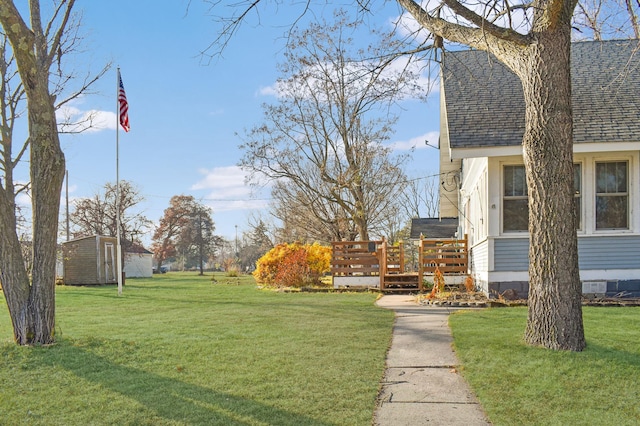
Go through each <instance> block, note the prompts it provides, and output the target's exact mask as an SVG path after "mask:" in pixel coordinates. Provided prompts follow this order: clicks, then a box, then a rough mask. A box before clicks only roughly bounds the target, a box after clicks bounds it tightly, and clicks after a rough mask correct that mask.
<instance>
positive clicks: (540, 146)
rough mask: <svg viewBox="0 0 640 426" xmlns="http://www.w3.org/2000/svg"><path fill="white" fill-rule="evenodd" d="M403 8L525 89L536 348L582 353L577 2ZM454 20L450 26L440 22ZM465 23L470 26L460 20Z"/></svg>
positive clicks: (408, 1)
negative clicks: (575, 201)
mask: <svg viewBox="0 0 640 426" xmlns="http://www.w3.org/2000/svg"><path fill="white" fill-rule="evenodd" d="M398 2H399V3H400V4H401V5H402V6H403V7H404V8H405V9H406V10H407V11H409V13H410V14H411V15H412V16H413V17H414V18H415V19H416V21H417V22H418V23H419V24H420V25H421V26H422V27H424V28H426V29H428V30H429V31H430V32H431V33H432V34H435V35H436V36H438V37H443V38H446V39H447V40H450V41H453V42H458V43H463V44H466V45H469V46H471V47H474V48H477V49H481V50H486V51H487V52H488V53H491V54H493V55H494V56H495V57H496V58H498V59H499V60H500V61H501V62H503V63H504V64H505V65H506V66H507V67H508V68H510V69H511V70H512V71H513V72H514V73H515V74H516V75H517V76H518V77H519V78H520V81H521V82H522V87H523V90H524V99H525V109H526V120H525V123H526V124H525V132H524V137H523V142H522V146H523V157H524V163H525V170H526V176H527V187H528V191H529V208H530V212H531V214H530V220H529V236H530V249H529V259H530V262H529V286H530V287H529V288H530V290H529V315H528V321H527V327H526V331H525V340H526V342H527V343H528V344H531V345H541V346H544V347H547V348H552V349H569V350H575V351H580V350H582V349H583V348H584V347H585V345H586V342H585V338H584V329H583V323H582V309H581V284H580V277H579V268H578V246H577V236H576V232H575V229H576V217H575V212H574V211H573V210H572V208H571V200H572V197H573V195H572V179H573V177H572V170H573V140H572V123H573V121H572V109H571V75H570V67H569V57H570V49H571V19H572V16H573V11H574V9H575V6H576V1H575V0H536V1H534V2H532V3H530V4H529V3H522V4H520V3H519V4H518V9H521V10H524V11H525V12H528V13H524V14H522V15H521V18H522V19H523V20H524V21H523V22H524V24H526V28H522V27H517V26H516V24H514V20H511V19H505V20H503V21H502V22H503V23H504V26H500V25H498V23H499V22H500V19H501V18H502V17H508V18H511V17H513V14H515V13H516V12H517V10H518V9H515V8H514V7H512V5H510V4H508V3H506V2H505V3H497V4H493V7H491V8H487V9H485V15H481V14H479V13H477V12H475V11H474V10H473V9H471V8H470V6H469V5H466V4H464V3H462V2H457V1H454V0H447V1H446V3H445V4H446V6H445V7H444V8H443V9H444V10H443V11H442V12H438V15H436V14H435V13H433V12H429V11H427V10H425V9H424V8H422V7H421V6H420V5H418V4H417V3H415V2H414V1H413V0H398ZM440 13H442V14H443V15H444V16H451V17H453V18H452V19H449V20H446V19H443V18H441V17H440V16H441V15H440ZM462 19H464V20H465V22H466V23H465V24H462V23H459V22H456V20H459V21H461V20H462Z"/></svg>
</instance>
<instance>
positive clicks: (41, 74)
mask: <svg viewBox="0 0 640 426" xmlns="http://www.w3.org/2000/svg"><path fill="white" fill-rule="evenodd" d="M74 3H75V1H74V0H63V1H59V2H57V3H55V4H54V10H53V12H52V14H51V16H52V18H51V19H50V20H49V21H48V22H44V23H43V20H42V13H41V10H40V3H39V1H37V0H31V1H29V5H28V13H29V18H30V19H29V21H28V23H27V21H25V20H24V19H23V17H22V14H21V12H20V11H19V10H18V8H17V7H16V6H15V4H14V2H13V1H9V0H0V25H2V28H3V31H4V36H6V39H7V40H8V41H9V43H8V44H7V43H6V42H5V43H3V45H2V47H1V48H2V52H0V53H1V55H0V56H1V57H2V62H3V66H2V67H3V68H2V69H1V71H2V72H3V75H2V78H3V81H2V85H3V93H2V95H3V100H2V111H1V112H2V114H3V115H4V114H6V113H8V114H10V116H11V117H17V115H19V111H18V110H17V109H13V107H12V106H11V102H14V101H15V100H17V99H18V98H16V96H21V95H18V94H19V93H20V91H21V90H24V96H25V97H26V101H27V123H28V129H29V136H28V141H27V144H28V148H29V155H30V187H29V188H30V191H31V200H32V201H31V202H32V216H33V219H32V232H33V244H32V250H33V264H32V269H31V278H30V277H29V273H28V271H27V269H26V268H25V263H24V259H23V256H22V253H21V247H20V241H19V238H18V236H17V233H16V229H17V228H16V204H15V200H16V194H17V193H18V192H19V191H22V190H24V189H25V187H22V188H16V186H15V185H14V180H13V176H12V170H13V167H14V166H15V164H16V163H15V161H16V160H17V161H19V159H20V158H21V157H22V156H23V154H24V153H26V152H27V151H26V150H27V147H26V145H27V144H25V146H24V148H23V149H22V150H20V152H19V153H18V155H17V156H16V157H12V154H11V141H10V139H11V136H12V134H11V133H10V132H7V130H12V129H13V127H12V126H13V118H7V117H6V116H5V117H3V122H2V147H3V166H4V170H3V172H4V173H5V180H4V181H3V182H2V185H0V187H1V188H0V281H1V282H2V286H3V292H4V295H5V298H6V301H7V306H8V308H9V315H10V317H11V322H12V325H13V335H14V339H15V341H16V343H18V344H20V345H26V344H48V343H52V342H53V341H54V332H55V265H56V241H57V229H58V212H59V207H60V191H61V188H62V181H63V178H64V171H65V159H64V154H63V153H62V150H61V148H60V140H59V137H58V128H57V122H56V115H55V109H56V100H55V96H54V93H52V91H50V89H49V83H50V78H51V77H54V76H55V71H56V70H54V69H52V67H53V65H54V64H56V65H57V66H58V69H59V68H60V67H59V65H60V61H61V60H62V54H63V51H65V50H66V49H65V46H66V45H65V43H66V42H69V40H68V39H66V38H65V34H66V32H65V31H66V30H67V26H68V24H69V22H70V20H71V11H72V9H73V5H74ZM22 10H25V8H23V9H22ZM9 47H10V49H11V53H10V54H8V48H9ZM7 58H12V59H10V60H9V62H10V63H11V62H12V61H15V66H16V68H15V69H17V71H18V75H19V77H20V80H21V82H22V83H20V84H18V85H16V86H14V90H13V91H9V92H6V91H4V88H5V82H6V78H7V76H9V75H10V74H7V71H8V72H9V73H11V72H12V71H11V70H10V69H9V68H6V67H5V66H6V65H10V63H9V64H7ZM7 102H8V103H7ZM7 125H9V127H7ZM7 174H8V176H7Z"/></svg>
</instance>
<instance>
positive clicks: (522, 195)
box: [502, 165, 529, 232]
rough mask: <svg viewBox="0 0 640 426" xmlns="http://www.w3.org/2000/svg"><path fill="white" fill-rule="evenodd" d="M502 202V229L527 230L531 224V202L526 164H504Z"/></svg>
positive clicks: (510, 230)
mask: <svg viewBox="0 0 640 426" xmlns="http://www.w3.org/2000/svg"><path fill="white" fill-rule="evenodd" d="M502 202H503V203H502V207H503V211H502V229H503V230H504V231H505V232H512V231H526V230H527V227H528V225H529V204H528V201H527V181H526V179H525V174H524V166H521V165H520V166H504V193H503V198H502Z"/></svg>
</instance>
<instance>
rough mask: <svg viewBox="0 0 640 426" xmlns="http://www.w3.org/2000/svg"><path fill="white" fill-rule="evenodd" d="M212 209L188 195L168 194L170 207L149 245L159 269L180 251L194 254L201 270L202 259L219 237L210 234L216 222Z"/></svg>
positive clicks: (202, 267)
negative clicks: (212, 215) (171, 195)
mask: <svg viewBox="0 0 640 426" xmlns="http://www.w3.org/2000/svg"><path fill="white" fill-rule="evenodd" d="M211 213H212V212H211V209H210V208H208V207H206V206H204V205H202V204H200V203H198V202H197V201H196V200H195V198H194V197H193V196H191V195H175V196H173V197H171V200H170V201H169V207H167V208H166V209H165V211H164V215H163V216H162V218H160V224H159V225H158V227H157V228H156V230H155V232H154V234H153V244H152V246H151V248H152V250H153V254H154V257H155V258H156V262H157V266H158V270H160V267H161V266H162V262H164V261H165V260H166V259H167V258H169V257H172V256H175V255H176V254H177V253H178V252H181V253H183V254H184V255H185V258H186V257H187V255H193V257H194V258H195V259H196V260H197V264H198V266H199V268H200V273H201V274H202V273H203V269H204V265H203V263H204V262H205V260H206V259H208V258H209V256H210V255H213V254H214V252H215V250H216V248H217V247H218V246H219V245H220V244H221V242H220V238H219V237H217V236H215V235H214V234H213V231H214V230H215V225H214V222H213V219H212V218H211Z"/></svg>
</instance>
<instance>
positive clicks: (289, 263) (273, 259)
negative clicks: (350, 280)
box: [253, 243, 331, 287]
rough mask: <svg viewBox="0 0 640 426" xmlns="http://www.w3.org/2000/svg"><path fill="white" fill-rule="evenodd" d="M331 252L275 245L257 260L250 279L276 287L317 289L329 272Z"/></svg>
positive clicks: (314, 246)
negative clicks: (306, 286)
mask: <svg viewBox="0 0 640 426" xmlns="http://www.w3.org/2000/svg"><path fill="white" fill-rule="evenodd" d="M330 263H331V248H329V247H324V246H321V245H319V244H304V245H303V244H299V243H290V244H287V243H284V244H278V245H277V246H275V247H274V248H272V249H271V250H269V251H268V252H267V253H266V254H265V255H264V256H262V257H261V258H260V259H258V262H257V267H256V270H255V271H254V273H253V276H254V277H255V278H256V281H258V282H259V283H261V284H266V285H270V286H277V287H302V286H305V285H319V284H320V283H321V281H320V277H321V276H322V274H324V273H325V272H328V271H329V270H330Z"/></svg>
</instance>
